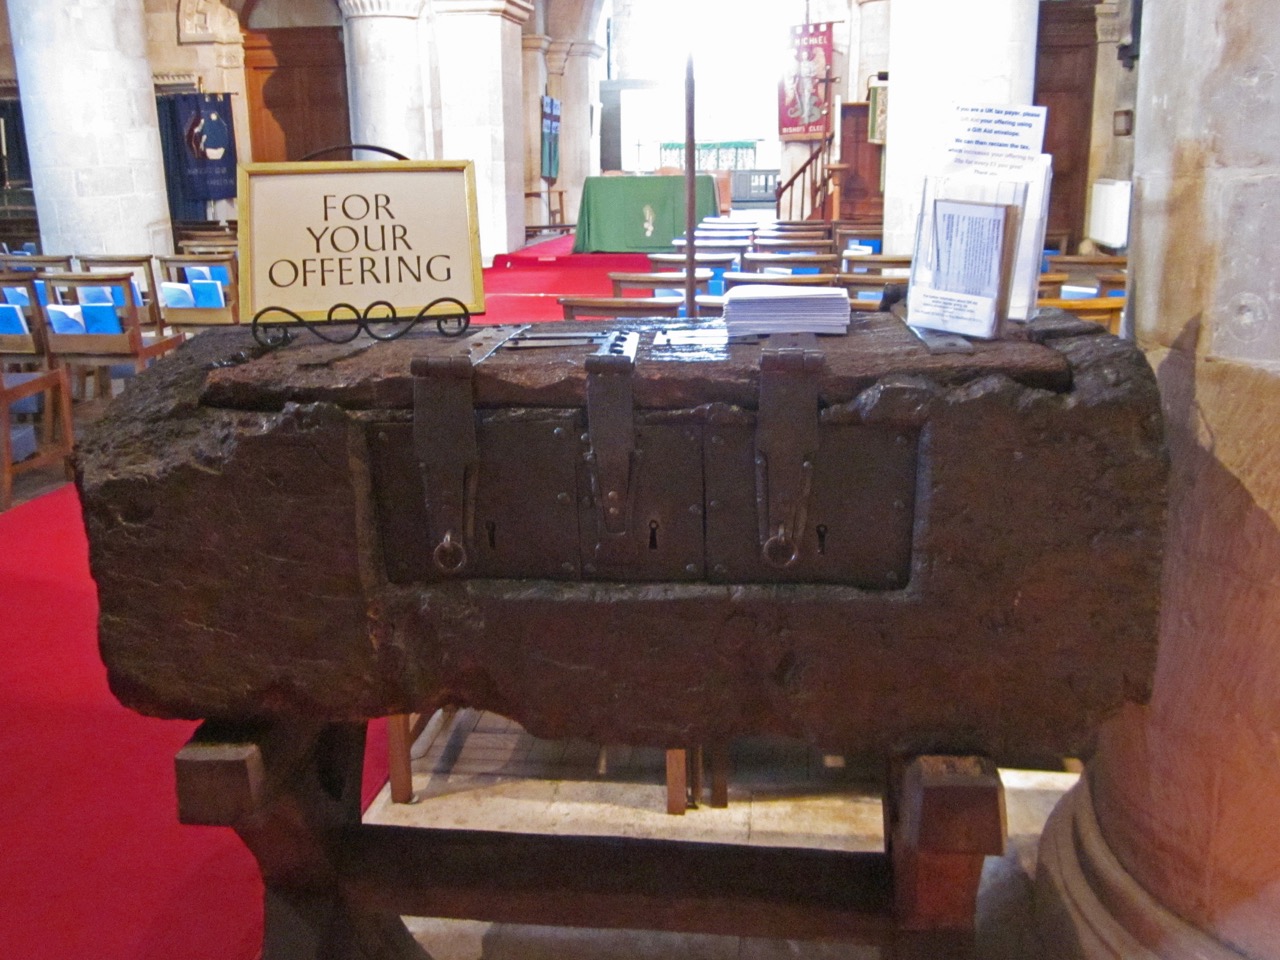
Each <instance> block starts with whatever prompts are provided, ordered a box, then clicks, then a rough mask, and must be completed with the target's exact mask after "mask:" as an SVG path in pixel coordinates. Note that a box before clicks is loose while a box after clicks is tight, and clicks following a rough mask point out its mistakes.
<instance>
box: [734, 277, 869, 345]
mask: <svg viewBox="0 0 1280 960" xmlns="http://www.w3.org/2000/svg"><path fill="white" fill-rule="evenodd" d="M724 323H725V327H726V328H727V329H728V331H729V336H731V337H741V336H747V335H749V334H764V333H846V332H848V330H849V294H848V292H847V291H846V290H845V289H844V288H843V287H796V286H788V285H785V284H778V283H760V284H755V283H753V284H742V285H740V286H736V287H730V288H729V290H728V291H726V292H725V295H724Z"/></svg>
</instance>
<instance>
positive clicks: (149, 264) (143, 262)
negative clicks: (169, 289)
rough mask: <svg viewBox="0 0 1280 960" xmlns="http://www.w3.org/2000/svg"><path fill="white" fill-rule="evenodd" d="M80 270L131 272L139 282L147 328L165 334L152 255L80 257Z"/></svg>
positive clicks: (90, 271) (93, 255)
mask: <svg viewBox="0 0 1280 960" xmlns="http://www.w3.org/2000/svg"><path fill="white" fill-rule="evenodd" d="M76 259H77V260H79V261H80V268H81V269H82V270H85V271H88V272H89V273H94V272H95V271H99V272H101V271H105V272H107V273H119V272H120V271H121V270H129V271H131V272H132V273H133V275H134V279H135V280H139V281H140V282H139V284H138V289H139V291H140V292H141V294H142V306H143V310H144V313H145V316H146V326H147V327H149V328H150V329H151V330H153V331H154V332H156V333H163V332H164V315H163V314H162V312H161V310H160V287H159V286H158V285H157V284H156V270H155V261H154V260H153V259H152V257H151V255H150V254H137V255H133V256H129V255H122V254H121V255H117V254H110V255H108V254H92V255H89V256H78V257H76Z"/></svg>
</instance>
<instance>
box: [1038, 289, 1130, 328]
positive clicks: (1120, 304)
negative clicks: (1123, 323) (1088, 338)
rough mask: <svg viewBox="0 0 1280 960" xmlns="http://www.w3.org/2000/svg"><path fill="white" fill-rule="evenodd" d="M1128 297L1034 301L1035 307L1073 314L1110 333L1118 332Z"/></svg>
mask: <svg viewBox="0 0 1280 960" xmlns="http://www.w3.org/2000/svg"><path fill="white" fill-rule="evenodd" d="M1127 302H1128V297H1089V298H1084V299H1066V300H1063V299H1060V298H1049V297H1046V298H1044V299H1042V300H1037V301H1036V306H1037V307H1042V308H1043V307H1056V308H1058V309H1059V310H1065V311H1067V313H1073V314H1075V315H1076V316H1077V317H1079V318H1080V319H1081V320H1092V321H1093V322H1095V323H1100V324H1102V325H1103V326H1104V327H1106V328H1107V330H1108V332H1110V333H1119V332H1120V318H1121V317H1122V316H1123V314H1124V308H1125V304H1126V303H1127Z"/></svg>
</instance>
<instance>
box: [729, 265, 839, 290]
mask: <svg viewBox="0 0 1280 960" xmlns="http://www.w3.org/2000/svg"><path fill="white" fill-rule="evenodd" d="M837 277H838V275H837V274H831V273H748V272H745V271H742V270H731V271H729V272H728V273H726V274H725V275H724V285H725V289H726V290H729V289H732V288H733V287H738V286H742V285H743V284H780V285H782V286H787V287H838V286H840V283H839V282H838V281H837Z"/></svg>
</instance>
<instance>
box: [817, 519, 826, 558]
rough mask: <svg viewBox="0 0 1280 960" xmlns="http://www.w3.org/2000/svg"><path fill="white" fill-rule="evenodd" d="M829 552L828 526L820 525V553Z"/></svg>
mask: <svg viewBox="0 0 1280 960" xmlns="http://www.w3.org/2000/svg"><path fill="white" fill-rule="evenodd" d="M826 552H827V525H826V524H825V523H820V524H818V553H826Z"/></svg>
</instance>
